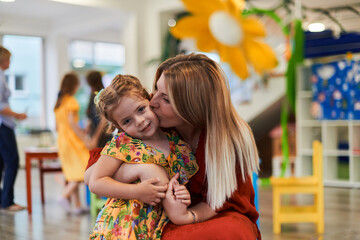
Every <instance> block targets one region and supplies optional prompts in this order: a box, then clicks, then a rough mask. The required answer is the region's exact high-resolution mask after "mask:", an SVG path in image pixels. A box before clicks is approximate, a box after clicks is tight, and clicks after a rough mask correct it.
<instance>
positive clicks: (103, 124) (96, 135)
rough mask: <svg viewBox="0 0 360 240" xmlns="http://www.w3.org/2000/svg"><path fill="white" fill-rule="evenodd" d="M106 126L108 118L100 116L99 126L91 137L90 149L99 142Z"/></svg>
mask: <svg viewBox="0 0 360 240" xmlns="http://www.w3.org/2000/svg"><path fill="white" fill-rule="evenodd" d="M105 127H106V119H105V118H104V117H103V116H100V123H99V125H98V126H97V128H96V130H95V132H94V135H93V136H92V138H91V142H90V149H91V148H95V147H96V146H97V144H98V141H99V138H100V137H101V133H102V132H103V131H104V129H105Z"/></svg>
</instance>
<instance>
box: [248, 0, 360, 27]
mask: <svg viewBox="0 0 360 240" xmlns="http://www.w3.org/2000/svg"><path fill="white" fill-rule="evenodd" d="M247 2H248V6H253V7H258V8H266V9H274V8H276V7H277V6H279V5H280V4H282V3H283V2H289V3H290V4H288V6H289V9H290V10H294V4H293V3H294V2H296V0H286V1H284V0H247ZM301 4H302V6H303V7H304V8H303V10H302V16H303V18H302V19H303V26H304V27H305V28H307V26H308V25H309V24H310V23H314V22H321V23H323V24H325V27H326V28H327V29H332V30H335V31H340V30H341V29H340V27H339V26H338V25H337V24H336V23H335V22H334V21H333V20H331V17H333V18H334V19H336V21H338V22H339V23H340V25H341V27H343V29H344V30H345V31H347V32H353V31H358V32H360V0H301ZM336 8H338V9H336ZM346 8H347V9H346ZM350 8H351V9H350ZM319 10H325V11H328V13H329V14H330V17H329V16H326V15H325V14H324V12H323V13H322V12H321V11H319ZM276 13H277V14H278V15H279V16H280V17H281V18H282V19H283V21H288V20H289V19H291V18H292V16H291V15H289V14H288V12H287V10H286V8H285V7H281V8H279V9H278V10H276Z"/></svg>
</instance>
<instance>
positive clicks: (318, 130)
mask: <svg viewBox="0 0 360 240" xmlns="http://www.w3.org/2000/svg"><path fill="white" fill-rule="evenodd" d="M310 77H311V67H308V66H299V67H298V69H297V96H296V98H297V99H296V135H297V139H296V142H297V143H296V144H297V158H296V174H297V175H299V176H304V175H310V174H312V154H313V151H312V142H313V141H314V140H320V141H321V142H322V143H323V154H324V156H323V160H324V164H323V166H324V185H326V186H339V187H360V120H351V121H350V120H349V121H347V120H317V119H314V118H313V117H312V116H311V114H310V107H311V102H312V90H311V82H310Z"/></svg>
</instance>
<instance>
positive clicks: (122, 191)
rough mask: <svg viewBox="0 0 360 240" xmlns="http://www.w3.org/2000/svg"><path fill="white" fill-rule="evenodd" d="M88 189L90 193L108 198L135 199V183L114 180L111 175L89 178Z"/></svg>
mask: <svg viewBox="0 0 360 240" xmlns="http://www.w3.org/2000/svg"><path fill="white" fill-rule="evenodd" d="M89 189H90V191H91V192H92V193H95V194H97V195H100V196H103V197H108V198H122V199H137V198H138V194H137V193H138V191H137V184H128V183H122V182H118V181H115V180H114V179H112V178H111V177H102V178H99V179H96V180H94V179H91V178H90V181H89Z"/></svg>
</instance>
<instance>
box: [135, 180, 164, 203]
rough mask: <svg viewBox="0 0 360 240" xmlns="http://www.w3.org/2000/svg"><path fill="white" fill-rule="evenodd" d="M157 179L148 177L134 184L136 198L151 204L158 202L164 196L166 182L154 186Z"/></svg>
mask: <svg viewBox="0 0 360 240" xmlns="http://www.w3.org/2000/svg"><path fill="white" fill-rule="evenodd" d="M159 181H160V179H159V178H149V179H147V180H144V181H142V182H141V183H138V184H136V187H137V189H136V191H137V192H138V193H139V194H138V196H137V198H136V199H138V200H140V201H142V202H144V203H147V204H150V205H152V206H155V205H157V204H158V203H160V202H161V199H163V198H165V192H166V189H167V184H165V185H163V186H156V185H155V184H156V183H158V182H159Z"/></svg>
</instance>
